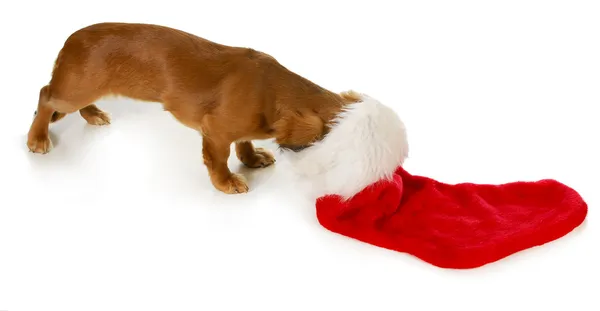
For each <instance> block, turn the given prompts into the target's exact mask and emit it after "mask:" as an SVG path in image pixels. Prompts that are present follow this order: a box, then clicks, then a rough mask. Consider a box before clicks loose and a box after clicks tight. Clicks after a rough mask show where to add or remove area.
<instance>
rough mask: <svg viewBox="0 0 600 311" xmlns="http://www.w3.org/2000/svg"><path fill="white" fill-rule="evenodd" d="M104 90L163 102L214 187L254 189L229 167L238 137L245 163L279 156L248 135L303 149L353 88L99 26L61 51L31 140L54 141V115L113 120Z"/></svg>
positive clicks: (235, 54)
mask: <svg viewBox="0 0 600 311" xmlns="http://www.w3.org/2000/svg"><path fill="white" fill-rule="evenodd" d="M107 95H121V96H125V97H130V98H133V99H137V100H141V101H148V102H160V103H162V104H163V107H164V109H165V110H166V111H169V112H170V113H171V114H173V116H174V117H175V118H176V119H177V120H179V121H180V122H181V123H182V124H184V125H185V126H188V127H190V128H193V129H195V130H197V131H199V132H200V133H201V134H202V136H203V158H204V163H205V165H206V167H207V169H208V172H209V175H210V178H211V181H212V183H213V184H214V186H215V187H216V188H217V189H219V190H220V191H223V192H225V193H241V192H247V191H248V186H247V184H246V181H245V180H244V178H243V177H242V176H240V175H238V174H233V173H231V171H230V170H229V168H228V167H227V159H228V157H229V153H230V146H231V144H232V143H235V145H236V148H235V150H236V155H237V157H238V158H239V159H240V161H241V162H243V163H244V164H245V165H246V166H248V167H265V166H268V165H271V164H272V163H274V161H275V159H274V157H273V155H272V154H271V153H270V152H268V151H266V150H264V149H262V148H254V146H253V145H252V142H251V140H255V139H269V138H275V140H276V142H277V143H278V144H280V145H281V146H284V147H286V148H290V149H300V148H304V147H306V146H308V145H310V144H311V143H312V142H314V141H316V140H319V139H321V138H322V137H323V136H324V135H325V134H326V133H327V130H328V122H329V121H330V120H331V119H332V118H333V117H334V116H335V115H336V114H337V113H339V111H340V110H341V109H342V107H343V105H344V104H345V103H348V102H352V101H357V100H358V96H357V95H356V94H355V93H343V94H336V93H333V92H330V91H328V90H326V89H323V88H321V87H320V86H318V85H316V84H314V83H312V82H311V81H309V80H307V79H305V78H303V77H301V76H299V75H297V74H295V73H293V72H291V71H290V70H288V69H286V68H285V67H284V66H282V65H281V64H279V63H278V62H277V61H276V60H275V59H274V58H273V57H271V56H270V55H268V54H265V53H262V52H258V51H255V50H253V49H249V48H241V47H231V46H225V45H221V44H218V43H215V42H211V41H208V40H205V39H203V38H200V37H197V36H195V35H192V34H189V33H186V32H183V31H180V30H176V29H172V28H167V27H163V26H157V25H148V24H125V23H102V24H95V25H91V26H88V27H86V28H83V29H80V30H78V31H76V32H75V33H73V34H72V35H71V36H70V37H69V38H68V39H67V40H66V42H65V44H64V47H63V48H62V49H61V51H60V52H59V54H58V57H57V59H56V63H55V66H54V69H53V72H52V78H51V80H50V83H49V84H48V85H46V86H44V87H42V89H41V90H40V98H39V102H38V109H37V114H36V116H35V119H34V121H33V123H32V125H31V129H30V131H29V135H28V141H27V145H28V147H29V149H30V150H31V151H33V152H36V153H47V152H48V151H50V149H51V147H52V143H51V141H50V138H49V136H48V127H49V123H50V122H55V121H58V120H60V119H61V118H62V117H64V116H65V115H66V114H68V113H73V112H77V111H79V113H80V114H81V116H82V117H83V118H84V119H85V120H86V121H87V122H88V123H90V124H94V125H106V124H109V123H110V118H109V116H108V114H106V113H105V112H103V111H102V110H100V109H99V108H98V107H96V106H95V105H94V102H96V101H97V100H98V99H100V98H102V97H104V96H107Z"/></svg>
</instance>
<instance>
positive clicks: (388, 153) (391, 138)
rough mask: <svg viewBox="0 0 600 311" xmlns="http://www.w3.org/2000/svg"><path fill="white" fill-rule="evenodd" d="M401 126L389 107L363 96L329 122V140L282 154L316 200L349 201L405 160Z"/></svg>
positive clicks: (387, 175) (402, 127)
mask: <svg viewBox="0 0 600 311" xmlns="http://www.w3.org/2000/svg"><path fill="white" fill-rule="evenodd" d="M408 151H409V148H408V139H407V134H406V128H405V126H404V123H403V122H402V120H400V118H399V117H398V115H397V114H396V113H395V112H394V111H393V110H392V109H391V108H389V107H387V106H385V105H383V104H381V103H380V102H379V101H377V100H375V99H373V98H371V97H369V96H367V95H361V100H360V101H359V102H357V103H353V104H350V105H349V106H348V107H347V108H346V109H345V110H344V111H343V112H341V113H340V114H339V115H338V116H337V118H336V119H335V121H334V123H333V127H332V129H331V131H330V132H329V133H328V134H327V136H326V137H325V138H324V139H323V140H321V141H319V142H317V143H315V144H314V145H313V146H311V147H309V148H307V149H305V150H302V151H300V152H295V153H294V152H285V156H286V158H287V160H288V161H289V163H290V164H291V167H292V169H293V170H294V171H295V173H296V174H297V175H299V176H300V177H302V178H304V179H306V180H307V181H308V182H310V183H311V184H312V188H313V190H314V191H315V192H316V195H317V196H321V195H327V194H337V195H340V196H342V197H344V198H350V197H352V196H353V195H355V194H357V193H358V192H360V191H361V190H363V189H364V188H365V187H367V186H369V185H371V184H373V183H375V182H377V181H379V180H382V179H386V178H391V177H392V175H393V173H394V171H395V170H396V169H397V168H398V167H399V166H402V164H403V163H404V160H405V159H406V158H407V157H408Z"/></svg>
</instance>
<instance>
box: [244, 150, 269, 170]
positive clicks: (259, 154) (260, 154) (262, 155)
mask: <svg viewBox="0 0 600 311" xmlns="http://www.w3.org/2000/svg"><path fill="white" fill-rule="evenodd" d="M240 161H242V163H244V165H245V166H247V167H250V168H259V167H267V166H269V165H271V164H273V163H275V161H276V160H275V156H274V155H273V154H272V153H271V152H270V151H269V150H267V149H264V148H256V150H255V152H254V153H253V154H252V155H249V156H243V157H242V158H241V159H240Z"/></svg>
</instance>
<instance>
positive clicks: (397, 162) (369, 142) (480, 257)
mask: <svg viewBox="0 0 600 311" xmlns="http://www.w3.org/2000/svg"><path fill="white" fill-rule="evenodd" d="M360 98H361V100H360V101H358V102H356V103H354V104H351V105H349V106H348V107H347V108H346V109H345V110H344V111H343V112H342V113H340V114H339V115H338V117H337V118H336V119H335V120H334V122H333V125H332V128H331V131H330V132H329V133H328V134H327V136H326V137H325V138H324V139H323V140H322V141H320V142H317V143H315V144H314V145H313V146H311V147H310V148H306V149H304V150H302V151H300V152H296V153H286V154H287V156H288V159H289V160H290V163H291V164H292V168H293V169H294V170H295V171H296V173H297V174H298V176H300V177H302V178H303V179H305V180H307V181H309V182H310V183H311V184H312V188H313V190H314V192H313V195H315V197H316V209H317V218H318V221H319V222H320V223H321V224H322V225H323V226H324V227H325V228H327V229H328V230H330V231H332V232H335V233H338V234H341V235H345V236H348V237H350V238H354V239H356V240H360V241H362V242H365V243H369V244H372V245H375V246H379V247H383V248H387V249H390V250H394V251H398V252H404V253H408V254H411V255H413V256H416V257H418V258H420V259H422V260H424V261H426V262H429V263H431V264H433V265H436V266H439V267H444V268H461V269H464V268H474V267H479V266H482V265H485V264H488V263H491V262H494V261H497V260H499V259H502V258H504V257H507V256H509V255H511V254H513V253H516V252H519V251H521V250H524V249H527V248H531V247H534V246H538V245H542V244H545V243H548V242H550V241H553V240H555V239H558V238H560V237H562V236H564V235H566V234H567V233H569V232H570V231H572V230H573V229H574V228H576V227H577V226H579V225H580V224H581V223H582V222H583V221H584V219H585V217H586V215H587V204H586V203H585V201H584V200H583V199H582V198H581V196H580V195H579V194H578V193H577V192H576V191H575V190H573V189H571V188H569V187H568V186H566V185H564V184H562V183H560V182H558V181H556V180H551V179H545V180H539V181H531V182H513V183H506V184H499V185H490V184H474V183H461V184H446V183H442V182H438V181H436V180H434V179H431V178H427V177H422V176H416V175H411V174H410V173H408V172H407V171H406V170H405V169H404V168H403V167H402V165H403V163H404V160H405V159H406V158H407V157H408V150H409V148H408V141H407V134H406V129H405V126H404V124H403V122H402V121H401V120H400V118H399V117H398V115H397V114H396V113H395V112H394V111H393V110H392V109H390V108H389V107H386V106H385V105H383V104H381V103H380V102H378V101H377V100H375V99H373V98H371V97H369V96H367V95H361V97H360Z"/></svg>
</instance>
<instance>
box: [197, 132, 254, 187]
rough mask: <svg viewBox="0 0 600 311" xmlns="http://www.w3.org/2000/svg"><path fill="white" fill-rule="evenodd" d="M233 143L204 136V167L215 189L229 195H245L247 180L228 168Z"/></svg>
mask: <svg viewBox="0 0 600 311" xmlns="http://www.w3.org/2000/svg"><path fill="white" fill-rule="evenodd" d="M231 143H232V142H224V141H221V140H217V139H212V138H211V137H208V136H204V137H203V140H202V156H203V158H204V165H206V168H207V169H208V174H209V175H210V180H211V182H212V184H213V185H214V186H215V188H217V189H218V190H220V191H222V192H224V193H228V194H233V193H245V192H248V184H247V182H246V179H245V178H244V177H243V176H242V175H240V174H234V173H232V172H231V171H230V170H229V167H228V166H227V160H228V159H229V153H230V150H231V149H230V148H231Z"/></svg>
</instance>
